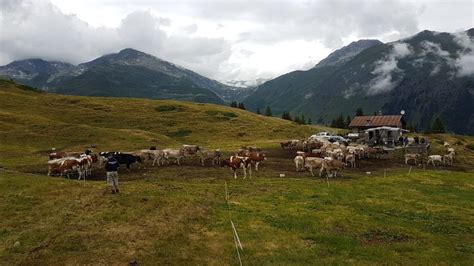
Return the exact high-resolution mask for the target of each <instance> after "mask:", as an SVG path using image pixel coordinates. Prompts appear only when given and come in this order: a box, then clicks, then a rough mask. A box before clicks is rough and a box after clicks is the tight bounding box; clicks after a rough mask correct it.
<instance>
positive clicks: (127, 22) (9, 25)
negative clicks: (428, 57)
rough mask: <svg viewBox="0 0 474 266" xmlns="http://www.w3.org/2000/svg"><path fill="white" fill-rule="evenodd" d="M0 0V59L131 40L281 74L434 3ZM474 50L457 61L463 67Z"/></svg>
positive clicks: (196, 61) (205, 64)
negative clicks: (303, 48) (467, 56)
mask: <svg viewBox="0 0 474 266" xmlns="http://www.w3.org/2000/svg"><path fill="white" fill-rule="evenodd" d="M50 1H53V2H54V3H55V4H56V5H57V6H58V7H59V8H61V9H59V8H58V7H56V6H55V5H53V4H51V2H50ZM0 5H1V6H0V8H1V10H2V12H1V13H0V28H1V30H2V31H1V34H0V47H1V49H0V64H6V63H8V62H10V61H12V60H18V59H25V58H31V57H41V58H44V59H48V60H60V61H66V62H71V63H80V62H84V61H87V60H91V59H93V58H95V57H98V56H101V55H103V54H107V53H113V52H116V51H118V50H119V49H121V48H125V47H131V48H135V49H138V50H142V51H144V52H147V53H150V54H153V55H155V56H157V57H159V58H162V59H165V60H168V61H171V62H173V63H175V64H179V65H182V66H183V67H187V68H190V69H192V70H194V71H197V72H199V73H201V74H204V75H207V76H210V77H211V78H215V79H219V80H226V79H239V80H241V79H256V78H258V77H265V78H267V77H275V76H277V75H281V74H283V73H287V72H289V71H292V70H295V69H298V68H301V67H303V68H304V67H306V66H310V65H314V64H316V63H317V61H318V60H320V59H322V58H324V56H326V55H327V54H328V53H329V52H330V51H332V50H335V49H337V48H340V47H341V46H343V45H344V44H348V43H350V42H351V41H354V40H357V39H361V38H378V39H381V40H382V41H384V42H386V41H393V40H397V39H399V38H401V37H405V36H407V35H411V34H414V33H416V32H418V31H419V28H420V26H419V25H420V24H419V18H420V14H421V15H423V12H424V11H425V10H432V9H433V8H432V6H436V5H434V4H432V3H430V4H429V8H427V9H425V8H424V5H426V3H422V4H419V3H418V2H417V1H404V0H387V1H380V0H375V1H360V0H314V1H307V0H259V1H254V0H239V1H225V0H217V1H214V0H211V1H209V0H176V1H123V0H112V1H111V0H94V1H69V0H1V1H0ZM467 5H469V6H470V5H471V3H467ZM446 6H447V5H444V8H443V9H442V10H441V11H443V12H444V13H449V12H447V11H446V10H447V8H448V7H446ZM450 6H451V5H450ZM464 6H465V5H462V4H461V5H459V7H458V9H462V8H463V7H464ZM70 14H77V15H70ZM453 14H454V13H453ZM452 16H455V15H452ZM436 20H439V19H438V18H437V19H436ZM447 22H451V20H449V21H447ZM88 23H92V25H93V26H91V25H90V24H88ZM462 23H465V22H462ZM444 24H450V23H444ZM456 25H458V24H456ZM469 26H470V25H469ZM262 47H265V48H262ZM301 47H305V48H306V47H312V49H308V50H302V49H301ZM243 50H245V51H248V52H243ZM267 51H271V53H272V54H271V55H269V52H267ZM466 60H467V59H461V60H459V62H458V63H457V66H458V67H459V69H462V73H464V70H465V69H467V68H466V66H464V62H465V61H466ZM467 67H468V66H467ZM460 73H461V72H460ZM468 73H469V71H468Z"/></svg>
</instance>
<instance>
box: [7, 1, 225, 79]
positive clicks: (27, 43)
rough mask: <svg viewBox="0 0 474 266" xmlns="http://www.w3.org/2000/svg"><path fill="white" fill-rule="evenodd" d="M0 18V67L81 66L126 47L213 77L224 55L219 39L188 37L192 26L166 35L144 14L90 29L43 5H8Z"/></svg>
mask: <svg viewBox="0 0 474 266" xmlns="http://www.w3.org/2000/svg"><path fill="white" fill-rule="evenodd" d="M3 4H4V6H3V7H2V8H3V9H4V10H5V11H6V12H2V16H1V17H0V28H1V29H2V34H1V35H0V46H1V47H2V55H1V56H2V57H1V60H2V62H1V63H3V64H5V63H8V62H9V61H11V60H19V59H27V58H38V57H41V58H43V59H46V60H58V61H65V62H71V63H74V64H77V63H82V62H85V61H88V60H91V59H94V58H95V57H98V56H101V55H104V54H107V53H113V52H117V51H118V50H120V49H122V48H126V47H131V48H134V49H137V50H140V51H143V52H146V53H150V54H153V55H156V56H158V57H160V58H163V59H165V60H169V61H172V62H174V63H176V64H179V65H182V66H184V67H189V68H192V69H193V70H196V71H198V72H200V73H201V74H204V75H207V76H211V77H216V76H217V75H218V74H219V73H220V65H221V64H223V63H224V62H225V61H227V59H228V58H229V56H230V50H231V49H230V47H231V46H230V44H229V43H228V42H227V41H226V40H224V39H222V38H205V37H199V36H198V37H196V36H193V35H190V33H191V32H192V31H196V30H197V26H196V25H194V26H193V25H188V26H189V27H187V28H184V29H183V31H182V32H181V33H179V32H178V33H175V34H174V35H169V34H168V33H167V32H166V31H165V30H164V27H166V26H169V25H170V24H171V23H172V21H171V20H170V19H168V18H163V17H158V16H155V15H153V14H152V13H151V12H149V11H135V12H132V13H130V14H128V15H127V16H126V17H125V18H124V19H123V20H122V21H121V23H120V25H119V26H118V27H117V28H105V27H99V28H94V27H92V26H90V25H88V24H87V23H85V22H83V21H82V20H80V19H78V18H77V17H76V16H74V15H65V14H63V13H62V12H60V11H59V9H57V8H56V7H54V6H53V5H52V4H50V3H49V2H47V1H43V0H39V1H34V2H33V1H30V0H21V1H8V2H5V3H3Z"/></svg>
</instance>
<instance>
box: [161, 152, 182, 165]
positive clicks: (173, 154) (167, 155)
mask: <svg viewBox="0 0 474 266" xmlns="http://www.w3.org/2000/svg"><path fill="white" fill-rule="evenodd" d="M183 157H184V152H183V150H182V149H164V150H163V158H164V159H165V160H166V161H167V162H168V163H169V161H170V159H175V162H176V163H177V164H178V165H180V160H181V159H182V158H183Z"/></svg>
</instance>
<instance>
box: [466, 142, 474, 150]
mask: <svg viewBox="0 0 474 266" xmlns="http://www.w3.org/2000/svg"><path fill="white" fill-rule="evenodd" d="M466 148H468V149H470V150H471V151H474V143H469V144H467V145H466Z"/></svg>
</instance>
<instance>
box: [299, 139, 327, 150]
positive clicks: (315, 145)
mask: <svg viewBox="0 0 474 266" xmlns="http://www.w3.org/2000/svg"><path fill="white" fill-rule="evenodd" d="M322 146H323V143H322V142H320V141H317V140H311V139H310V140H305V141H304V142H303V150H304V151H308V152H309V151H312V150H314V149H320V148H321V147H322Z"/></svg>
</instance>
